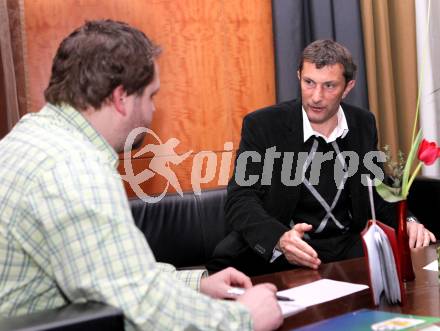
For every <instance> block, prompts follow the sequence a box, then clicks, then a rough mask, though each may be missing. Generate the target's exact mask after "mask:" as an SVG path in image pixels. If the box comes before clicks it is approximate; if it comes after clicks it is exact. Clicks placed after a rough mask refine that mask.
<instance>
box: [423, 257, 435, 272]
mask: <svg viewBox="0 0 440 331" xmlns="http://www.w3.org/2000/svg"><path fill="white" fill-rule="evenodd" d="M423 269H425V270H431V271H438V260H434V261H432V262H431V263H430V264H427V265H425V266H424V267H423Z"/></svg>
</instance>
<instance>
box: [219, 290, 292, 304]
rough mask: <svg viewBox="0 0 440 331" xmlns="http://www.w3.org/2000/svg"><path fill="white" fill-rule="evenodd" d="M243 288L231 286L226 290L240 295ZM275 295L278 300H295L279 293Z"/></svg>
mask: <svg viewBox="0 0 440 331" xmlns="http://www.w3.org/2000/svg"><path fill="white" fill-rule="evenodd" d="M244 291H245V290H244V289H243V288H240V287H231V288H230V289H229V290H228V291H227V292H228V294H233V295H242V294H243V293H244ZM275 297H276V298H277V300H278V301H295V299H292V298H289V297H286V296H283V295H279V294H276V295H275Z"/></svg>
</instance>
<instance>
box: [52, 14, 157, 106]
mask: <svg viewBox="0 0 440 331" xmlns="http://www.w3.org/2000/svg"><path fill="white" fill-rule="evenodd" d="M159 54H160V48H159V47H158V46H156V45H155V44H153V42H152V41H150V39H148V37H147V36H146V35H145V34H144V33H143V32H142V31H140V30H138V29H136V28H133V27H131V26H129V25H128V24H126V23H123V22H117V21H113V20H98V21H87V22H86V23H85V24H84V25H83V26H81V27H79V28H78V29H76V30H75V31H73V32H72V33H71V34H70V35H69V36H68V37H66V38H65V39H64V40H63V41H62V42H61V44H60V46H59V48H58V50H57V53H56V55H55V58H54V60H53V64H52V74H51V77H50V81H49V86H48V87H47V89H46V90H45V91H44V96H45V98H46V101H47V102H50V103H52V104H55V105H60V104H62V103H67V104H69V105H71V106H73V107H75V108H76V109H77V110H78V111H81V110H84V109H86V108H87V107H89V106H92V107H94V108H96V109H97V108H100V107H101V105H102V104H103V103H104V102H106V101H107V99H108V98H109V96H111V93H112V92H113V90H114V89H115V88H116V87H117V86H119V85H122V87H123V88H124V90H125V92H126V93H127V94H128V95H131V94H133V93H136V94H142V92H143V91H144V89H145V87H146V86H147V85H148V84H150V83H151V82H152V80H153V78H154V74H155V73H154V59H155V58H156V57H157V56H158V55H159Z"/></svg>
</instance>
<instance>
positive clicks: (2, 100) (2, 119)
mask: <svg viewBox="0 0 440 331" xmlns="http://www.w3.org/2000/svg"><path fill="white" fill-rule="evenodd" d="M1 63H2V51H1V49H0V139H1V138H3V137H4V136H5V135H6V133H7V132H8V119H7V117H6V95H5V81H4V72H3V65H1Z"/></svg>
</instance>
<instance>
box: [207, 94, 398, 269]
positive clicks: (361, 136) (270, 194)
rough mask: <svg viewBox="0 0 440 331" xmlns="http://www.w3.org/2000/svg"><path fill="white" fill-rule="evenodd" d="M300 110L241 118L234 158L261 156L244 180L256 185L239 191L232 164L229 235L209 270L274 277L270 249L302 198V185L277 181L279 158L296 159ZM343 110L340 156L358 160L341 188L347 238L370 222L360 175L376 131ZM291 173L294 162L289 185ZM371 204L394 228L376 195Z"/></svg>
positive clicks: (281, 107) (369, 119) (364, 115)
mask: <svg viewBox="0 0 440 331" xmlns="http://www.w3.org/2000/svg"><path fill="white" fill-rule="evenodd" d="M301 107H302V105H301V100H299V99H297V100H292V101H288V102H283V103H280V104H278V105H275V106H271V107H267V108H264V109H261V110H257V111H255V112H253V113H250V114H248V115H247V116H246V117H245V118H244V120H243V126H242V134H241V142H240V147H239V150H238V153H237V158H238V157H239V156H240V154H242V153H243V152H246V151H257V152H258V153H259V154H260V155H261V156H262V158H261V162H258V161H257V160H251V159H248V162H247V165H246V177H245V178H244V179H245V180H246V179H248V178H249V177H247V176H249V175H254V176H255V175H256V176H259V180H258V181H257V182H256V183H255V184H253V185H251V186H241V185H238V184H237V181H236V176H235V174H236V173H237V171H238V170H239V169H237V162H236V167H235V171H234V176H233V177H232V179H231V180H230V182H229V185H228V196H227V201H226V204H225V217H226V219H227V221H228V223H229V226H230V233H229V235H228V236H227V237H226V238H225V239H224V240H223V241H222V242H220V244H219V245H218V246H217V248H216V250H215V252H214V259H213V260H212V263H210V264H208V269H213V270H219V269H221V268H223V267H226V266H227V265H233V266H235V267H238V268H239V269H242V270H243V271H248V270H249V269H248V268H247V267H251V266H250V265H251V264H256V265H255V267H256V268H258V269H259V270H262V271H266V272H270V271H273V270H272V269H271V267H272V266H271V265H269V260H270V259H271V257H272V254H273V248H274V247H275V246H276V244H277V242H278V240H279V239H280V237H281V236H282V235H283V233H284V232H286V231H288V230H289V229H290V227H289V224H290V221H291V220H292V216H293V214H294V211H295V207H296V204H297V202H298V199H299V196H300V193H301V187H302V185H297V186H286V185H285V184H284V183H282V181H281V171H282V160H283V155H284V154H283V153H285V152H294V154H293V155H294V160H296V159H295V157H297V153H298V152H300V151H301V150H302V148H303V140H304V138H303V122H302V108H301ZM342 108H343V110H344V113H345V116H346V119H347V124H348V128H349V132H348V134H347V136H346V137H345V138H344V140H343V141H344V143H345V146H344V150H345V151H354V152H356V153H357V154H358V155H359V168H358V171H357V172H356V173H355V174H354V175H353V176H352V177H350V178H349V180H348V181H347V184H346V185H348V188H349V194H350V200H351V212H352V219H353V220H352V224H351V226H350V232H352V233H357V234H358V233H360V232H361V231H362V229H363V228H364V227H365V225H366V222H367V220H368V219H369V218H371V216H370V207H369V203H368V201H369V200H368V189H367V187H366V186H364V185H362V184H361V175H362V174H369V173H370V171H368V169H367V168H366V167H365V165H364V162H363V159H364V156H365V154H366V153H367V152H370V151H375V150H376V149H377V130H376V124H375V120H374V116H373V114H372V113H371V112H369V111H366V110H363V109H360V108H357V107H353V106H350V105H347V104H342ZM274 146H275V147H276V152H281V153H282V154H281V157H279V158H275V160H274V164H273V172H272V180H271V182H270V183H267V182H266V183H263V184H262V180H261V179H262V177H264V176H262V174H263V172H264V169H263V161H264V155H265V152H266V149H268V148H271V147H272V148H273V147H274ZM295 170H296V161H293V167H292V176H291V178H292V179H293V177H294V173H295ZM266 171H267V170H266ZM264 184H266V185H264ZM346 187H347V186H346ZM375 200H376V215H377V218H378V219H379V220H381V221H382V222H384V223H387V224H389V225H391V226H394V227H395V212H394V208H393V207H391V206H390V205H389V204H387V203H385V202H384V201H383V200H382V199H381V198H380V197H379V196H377V195H376V196H375ZM238 260H242V261H241V262H240V261H238ZM237 262H240V263H239V264H237ZM240 265H244V266H247V267H240ZM251 273H253V272H251Z"/></svg>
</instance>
